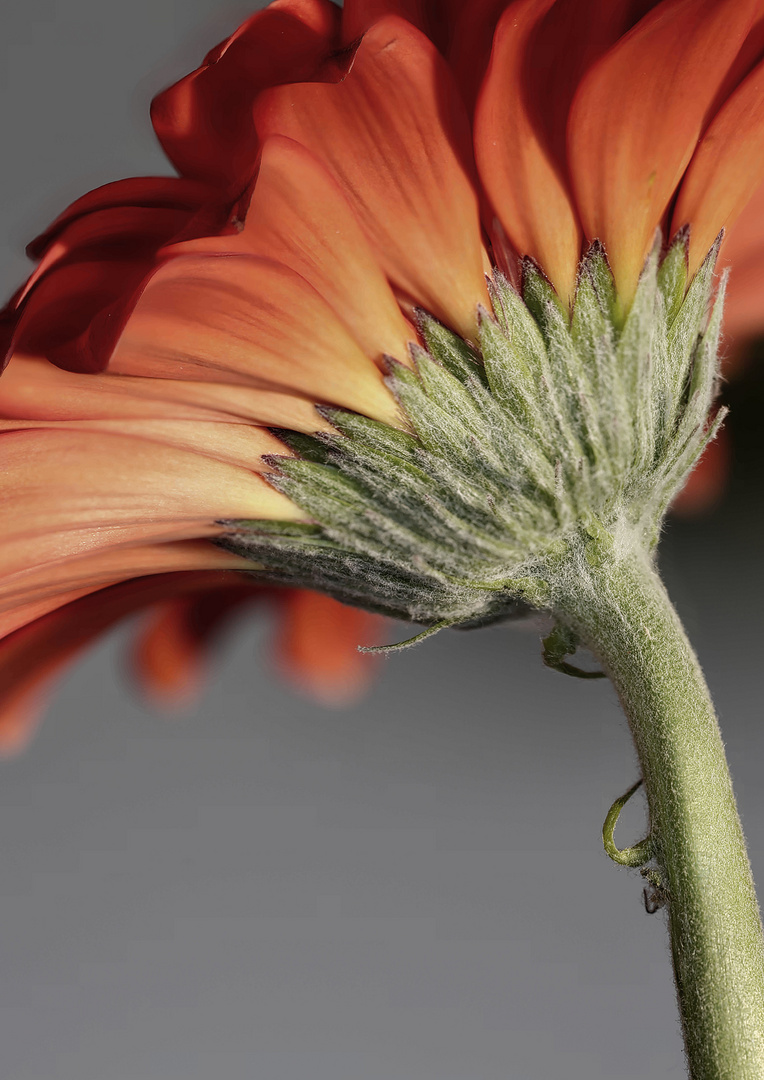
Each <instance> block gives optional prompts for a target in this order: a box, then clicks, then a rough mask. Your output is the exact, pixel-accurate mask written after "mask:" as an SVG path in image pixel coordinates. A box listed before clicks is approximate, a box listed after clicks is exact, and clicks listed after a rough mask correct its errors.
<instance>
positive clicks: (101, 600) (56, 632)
mask: <svg viewBox="0 0 764 1080" xmlns="http://www.w3.org/2000/svg"><path fill="white" fill-rule="evenodd" d="M226 578H231V579H234V578H235V579H236V580H240V579H239V578H238V575H233V574H231V575H227V574H224V573H220V572H214V571H213V572H208V573H188V572H187V573H173V574H163V575H160V576H158V577H155V578H139V579H138V580H135V581H128V582H124V583H122V584H119V585H115V586H112V587H111V588H109V589H105V590H102V591H101V592H99V593H97V594H96V595H94V596H93V595H91V596H87V597H84V598H82V599H78V600H74V601H73V602H71V603H68V604H66V606H64V607H59V608H58V609H57V610H56V611H52V612H50V613H48V614H46V615H44V616H43V617H41V618H38V619H37V620H36V621H35V622H31V623H29V624H28V625H25V626H23V627H22V628H21V629H19V630H17V631H16V632H15V633H13V634H10V635H9V636H7V637H5V638H3V640H2V641H0V752H4V753H6V754H8V753H13V752H16V751H18V750H21V749H22V748H23V747H24V746H25V745H26V744H27V742H28V741H29V739H30V737H31V735H32V734H33V732H34V729H35V726H36V724H37V721H38V720H39V717H40V714H41V712H42V711H43V709H44V708H45V706H46V705H47V703H48V700H49V697H50V695H51V693H52V692H53V689H54V680H55V679H56V677H58V676H60V675H61V674H62V673H63V671H64V669H65V668H66V667H67V666H68V665H69V664H70V663H71V662H72V661H73V660H74V659H75V658H76V657H77V655H78V654H79V653H80V652H81V651H82V650H83V649H84V648H86V647H87V646H88V645H90V644H91V642H93V641H94V640H95V639H96V638H97V637H99V636H100V635H101V634H102V633H104V631H106V630H107V629H108V628H109V627H110V626H112V625H113V624H114V623H115V622H117V621H118V620H120V619H122V618H124V617H125V616H127V615H130V614H132V613H133V612H134V611H137V610H139V609H140V608H141V607H144V606H145V605H146V604H149V603H155V602H156V601H157V600H158V599H161V598H162V597H163V596H168V595H173V594H177V593H182V592H183V591H188V590H189V589H194V588H201V587H205V586H207V587H208V586H209V585H211V584H212V583H218V585H219V586H222V583H223V581H224V580H225V579H226Z"/></svg>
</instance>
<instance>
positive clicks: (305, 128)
mask: <svg viewBox="0 0 764 1080" xmlns="http://www.w3.org/2000/svg"><path fill="white" fill-rule="evenodd" d="M255 118H256V123H257V128H258V131H259V132H260V134H261V137H263V138H264V137H265V136H267V135H270V134H282V135H286V136H288V137H290V138H292V139H294V140H296V141H297V142H300V143H302V144H303V145H304V146H306V147H308V148H309V149H310V150H312V151H313V153H315V154H316V156H317V157H319V158H320V159H321V160H322V161H323V162H324V163H325V164H326V165H327V166H328V168H329V169H330V171H331V172H332V173H333V174H334V176H335V177H336V179H337V180H338V181H339V183H340V185H341V187H342V189H343V191H344V192H345V195H346V196H347V198H348V201H349V202H350V204H351V205H352V207H353V208H354V210H355V211H356V213H357V215H358V218H359V220H360V222H361V224H362V226H363V228H364V230H365V232H366V234H367V236H368V238H369V240H370V241H371V244H372V246H373V248H374V250H375V253H376V255H377V257H378V258H379V260H380V263H381V265H382V268H383V269H384V271H385V273H386V274H387V276H388V277H389V278H390V280H391V282H392V283H393V285H394V286H396V287H397V288H398V289H400V290H401V291H402V292H403V293H405V294H408V295H409V296H410V297H411V298H412V299H413V300H414V302H415V303H417V304H420V305H421V306H423V307H425V308H427V309H428V310H429V311H431V312H433V313H434V314H435V315H437V316H438V317H439V318H441V319H443V321H445V322H446V323H448V324H449V325H450V326H452V327H453V328H454V329H456V330H457V331H459V332H460V333H462V334H464V335H465V336H468V337H472V336H474V334H475V332H476V327H477V307H478V304H485V305H487V304H488V295H487V291H486V286H485V280H484V276H483V251H482V245H481V241H480V226H479V220H478V208H477V198H476V195H475V191H474V187H473V181H472V172H471V147H470V142H469V129H468V125H467V121H466V117H465V115H464V110H463V106H462V104H461V102H460V101H459V99H458V94H457V92H456V89H455V87H454V85H453V80H452V78H451V74H450V72H449V71H448V68H447V66H446V64H445V61H444V60H443V58H442V57H441V56H440V55H439V53H438V52H437V51H436V50H435V48H434V47H433V46H432V44H431V43H430V42H429V41H428V40H427V39H426V38H425V37H424V36H423V35H422V34H420V33H419V32H418V31H416V30H414V29H413V28H412V27H411V26H410V25H409V24H408V23H406V22H404V21H403V20H401V19H398V18H388V19H384V20H383V21H382V22H379V23H377V24H376V25H375V26H374V27H373V28H372V29H371V30H370V31H369V33H368V34H367V35H366V36H365V37H364V38H363V40H362V42H361V44H360V45H359V47H358V50H357V52H356V54H355V57H354V59H353V63H352V65H351V67H350V70H349V72H348V74H347V76H346V77H345V79H344V80H343V81H341V82H339V83H336V84H325V83H303V84H300V85H295V86H283V87H279V88H277V89H273V90H268V91H266V92H265V93H263V94H262V95H261V97H260V99H259V100H258V102H257V105H256V107H255Z"/></svg>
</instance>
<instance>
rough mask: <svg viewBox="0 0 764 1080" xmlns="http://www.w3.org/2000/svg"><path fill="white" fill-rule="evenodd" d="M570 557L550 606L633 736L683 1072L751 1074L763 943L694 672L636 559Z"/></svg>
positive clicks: (656, 582)
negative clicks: (664, 923) (584, 649)
mask: <svg viewBox="0 0 764 1080" xmlns="http://www.w3.org/2000/svg"><path fill="white" fill-rule="evenodd" d="M587 555H588V557H587ZM575 563H576V565H575V566H574V567H570V566H569V567H568V571H571V570H572V573H566V574H565V575H564V578H563V580H562V583H561V585H560V587H559V589H558V596H557V603H556V607H557V610H558V613H559V615H560V617H561V618H562V619H564V620H565V621H566V622H567V623H568V625H570V626H571V627H572V628H573V629H574V630H575V631H576V633H577V634H578V636H579V637H580V639H581V640H582V641H583V642H585V643H586V644H587V645H588V646H589V647H590V648H591V649H592V651H593V652H594V653H596V654H597V656H598V657H599V658H600V660H601V662H602V664H603V666H604V668H605V670H606V671H607V673H608V674H609V676H610V678H611V679H612V681H613V684H614V686H615V687H616V690H617V691H618V694H619V697H620V699H621V703H622V705H623V708H624V711H625V713H626V715H627V717H628V719H629V724H630V726H631V730H632V733H633V736H634V741H635V744H636V748H637V752H638V754H639V760H640V764H641V767H642V775H643V778H644V783H645V790H646V795H647V801H648V806H649V813H650V835H651V844H650V848H649V850H650V853H651V855H652V859H653V863H652V865H653V870H652V876H651V878H650V880H652V881H654V882H655V883H656V884H657V890H658V895H659V896H660V898H661V899H663V900H664V901H665V904H666V908H667V912H668V925H669V934H670V939H671V952H672V956H673V962H674V974H675V977H676V986H677V995H678V999H679V1008H680V1012H681V1019H682V1028H683V1031H684V1038H685V1046H686V1051H687V1059H688V1064H689V1072H690V1077H691V1078H692V1080H763V1078H764V938H763V936H762V926H761V919H760V916H759V910H758V905H757V902H756V894H755V892H754V886H753V880H752V876H751V869H750V864H749V862H748V856H747V853H746V848H745V841H744V838H743V833H742V829H741V826H740V819H739V817H738V813H737V808H736V805H735V797H734V794H733V791H732V782H731V779H730V774H729V769H728V767H727V762H726V758H725V754H724V747H723V744H722V740H721V735H720V733H719V727H718V724H717V721H716V716H715V713H714V708H713V705H712V703H711V699H710V697H709V694H708V689H707V687H706V684H705V680H704V678H703V674H702V672H701V669H700V665H699V664H698V661H697V658H696V656H695V654H694V652H693V650H692V647H691V645H690V643H689V641H688V640H687V637H686V635H685V633H684V630H683V628H682V625H681V623H680V621H679V618H678V616H677V614H676V612H675V611H674V608H673V607H672V605H671V601H670V600H669V598H668V596H667V594H666V591H665V589H664V587H663V584H662V583H661V581H660V579H659V577H658V575H657V573H656V571H655V569H654V567H653V565H652V563H651V561H650V559H649V558H648V557H647V556H646V555H645V554H643V553H642V552H641V551H639V550H636V549H635V547H632V545H631V544H626V545H622V546H621V550H620V552H619V553H617V554H614V553H613V552H612V551H611V553H610V554H609V556H608V557H604V558H597V557H596V555H595V556H594V557H593V555H592V551H591V548H590V549H589V550H588V552H587V551H584V550H582V551H581V553H580V556H579V557H578V558H577V559H576V560H575Z"/></svg>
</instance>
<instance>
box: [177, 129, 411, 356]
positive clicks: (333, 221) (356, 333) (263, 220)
mask: <svg viewBox="0 0 764 1080" xmlns="http://www.w3.org/2000/svg"><path fill="white" fill-rule="evenodd" d="M223 248H225V249H226V250H229V251H232V252H239V253H244V254H250V255H261V256H265V257H267V258H270V259H275V260H278V262H281V263H283V264H284V265H285V266H288V267H290V268H291V269H292V270H294V271H296V272H297V273H298V274H300V276H301V277H303V278H304V279H305V280H306V281H307V282H309V283H310V284H311V285H312V286H313V288H314V289H316V291H317V292H318V293H319V294H320V295H321V296H322V297H323V298H324V300H326V301H327V303H328V304H330V305H331V307H332V308H333V310H334V312H335V314H336V315H337V317H338V318H339V319H340V320H341V321H342V322H343V323H344V324H345V326H346V327H347V329H348V330H349V331H350V333H351V334H352V336H353V337H354V338H355V340H356V341H357V342H358V343H359V345H360V346H361V348H362V349H363V351H364V352H365V353H366V355H367V356H369V357H370V358H371V359H373V360H381V358H382V356H383V355H388V356H394V357H395V358H396V359H397V360H400V361H402V362H404V363H405V362H407V361H408V359H409V355H408V348H407V346H408V342H409V341H415V340H416V333H415V331H414V329H413V327H412V326H410V324H409V323H408V322H407V321H406V319H405V318H404V317H403V314H402V312H401V309H400V308H399V306H398V303H397V301H396V299H395V297H394V295H393V292H392V289H391V288H390V286H389V284H388V282H387V279H386V278H385V275H384V274H383V273H382V270H381V268H380V265H379V262H378V261H377V259H376V258H375V256H374V253H373V252H372V250H371V247H370V246H369V242H368V240H367V239H366V237H365V235H364V233H363V230H362V229H361V226H360V224H359V223H358V219H357V218H356V216H355V214H354V213H353V211H352V210H351V208H350V206H349V205H348V202H347V199H346V198H345V197H344V195H343V194H342V191H341V190H340V188H339V187H338V185H337V183H336V182H335V181H334V180H333V179H332V177H331V176H330V174H329V173H328V172H327V171H326V169H325V168H324V167H323V165H321V163H320V162H319V161H318V160H317V159H316V158H315V157H314V156H313V154H311V153H310V152H309V151H308V150H306V149H305V148H304V147H303V146H300V145H299V143H296V142H293V141H292V140H291V139H285V138H283V137H281V136H279V135H275V136H273V137H272V138H270V139H268V140H266V142H265V145H264V146H263V151H262V157H261V159H260V170H259V172H258V175H257V183H256V185H255V188H254V191H253V193H252V198H251V201H250V204H249V208H248V209H247V213H246V220H245V223H244V228H243V229H242V231H241V232H239V233H236V234H234V235H233V236H226V237H223V238H216V237H209V238H205V239H204V240H198V241H194V242H192V243H189V244H183V245H181V246H180V248H179V249H178V250H180V251H199V252H201V251H208V252H212V251H216V250H217V251H220V250H221V249H223Z"/></svg>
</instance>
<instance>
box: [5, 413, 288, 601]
mask: <svg viewBox="0 0 764 1080" xmlns="http://www.w3.org/2000/svg"><path fill="white" fill-rule="evenodd" d="M0 440H2V446H3V450H4V454H3V460H4V473H3V493H4V509H5V522H6V524H5V528H4V530H3V534H2V539H1V541H0V605H2V606H3V607H6V608H8V607H13V606H17V605H18V604H19V603H22V602H25V601H27V600H30V599H32V598H33V597H37V596H39V595H47V594H48V593H50V592H53V593H60V592H63V591H66V589H69V588H72V587H73V584H72V580H73V573H74V568H73V566H72V565H70V560H75V561H77V560H79V559H85V560H86V561H85V562H84V563H82V564H80V571H79V572H80V574H82V573H83V572H84V574H85V577H84V579H83V580H82V582H78V585H77V587H82V586H83V584H87V583H89V581H90V578H89V577H88V575H91V574H92V573H95V572H96V571H97V572H98V573H99V574H103V573H104V568H103V566H100V565H99V564H98V562H97V560H98V559H99V558H100V557H101V556H100V554H99V553H104V558H107V556H106V554H105V553H108V551H110V550H113V551H115V556H114V560H115V561H114V563H113V565H112V566H111V569H110V571H109V572H110V574H111V579H112V580H114V579H118V578H120V577H125V576H127V574H126V572H125V569H124V566H123V565H122V562H121V560H122V559H123V557H125V556H126V557H127V559H128V562H129V563H130V567H129V569H130V571H131V573H132V572H134V570H135V568H134V566H133V561H134V558H135V554H136V553H135V552H134V551H132V550H131V549H132V548H133V547H134V546H135V545H144V544H151V543H159V542H165V541H168V540H182V539H193V538H195V537H205V536H211V535H216V534H218V533H219V532H220V531H221V527H220V526H219V525H215V522H216V521H217V520H220V519H225V518H231V517H233V518H249V517H275V518H287V519H289V518H293V517H300V516H301V514H300V511H298V510H297V508H296V507H295V506H294V504H293V503H291V502H290V501H289V500H288V499H285V498H284V497H283V496H282V495H280V494H279V493H278V492H276V491H274V490H273V489H272V488H270V487H269V485H267V484H266V483H265V481H264V480H263V479H262V478H261V477H259V476H256V475H255V474H254V473H252V472H251V471H250V470H248V469H244V468H241V467H236V466H232V465H229V464H226V463H224V462H221V461H217V460H214V459H212V458H207V457H205V456H203V455H202V454H198V453H192V452H189V451H187V450H180V449H177V448H176V447H173V446H166V445H162V444H161V443H154V442H149V441H144V440H142V439H134V438H130V437H129V436H126V435H121V434H120V435H115V434H109V435H105V434H103V433H100V432H86V431H76V432H68V431H62V430H27V431H11V432H5V433H4V434H2V435H0ZM107 561H108V560H107ZM83 567H84V571H83ZM144 572H145V571H144ZM74 576H75V577H76V576H77V575H76V573H75V574H74ZM107 576H108V574H107Z"/></svg>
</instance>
